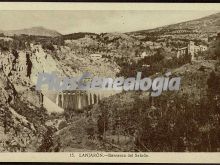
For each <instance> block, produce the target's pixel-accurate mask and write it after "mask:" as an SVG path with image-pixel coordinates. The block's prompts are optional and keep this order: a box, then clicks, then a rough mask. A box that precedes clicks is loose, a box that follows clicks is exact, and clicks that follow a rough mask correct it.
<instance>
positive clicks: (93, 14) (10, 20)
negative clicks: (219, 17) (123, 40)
mask: <svg viewBox="0 0 220 165" xmlns="http://www.w3.org/2000/svg"><path fill="white" fill-rule="evenodd" d="M218 12H219V11H213V10H212V11H166V10H163V11H153V10H151V11H141V10H138V11H134V10H132V11H131V10H130V11H123V10H121V11H118V10H117V11H116V10H112V11H101V10H100V11H99V10H87V11H86V10H82V11H60V10H57V11H54V10H51V11H50V10H47V11H45V10H42V11H40V10H34V11H33V10H32V11H28V10H27V11H7V10H6V11H0V30H17V29H24V28H30V27H36V26H43V27H45V28H48V29H52V30H56V31H58V32H60V33H62V34H69V33H75V32H94V33H102V32H131V31H137V30H146V29H151V28H155V27H160V26H164V25H169V24H173V23H179V22H183V21H188V20H193V19H197V18H201V17H204V16H208V15H211V14H214V13H218Z"/></svg>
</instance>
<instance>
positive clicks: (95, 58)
mask: <svg viewBox="0 0 220 165" xmlns="http://www.w3.org/2000/svg"><path fill="white" fill-rule="evenodd" d="M90 57H91V59H92V60H94V61H95V60H99V59H101V58H102V55H101V54H91V55H90Z"/></svg>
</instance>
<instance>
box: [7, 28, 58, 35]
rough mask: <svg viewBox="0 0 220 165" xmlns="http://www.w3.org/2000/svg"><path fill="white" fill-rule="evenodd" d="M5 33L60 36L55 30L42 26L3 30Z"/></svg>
mask: <svg viewBox="0 0 220 165" xmlns="http://www.w3.org/2000/svg"><path fill="white" fill-rule="evenodd" d="M4 34H5V35H8V36H12V35H21V34H26V35H34V36H47V37H57V36H61V34H60V33H59V32H57V31H55V30H50V29H46V28H44V27H32V28H26V29H20V30H8V31H4Z"/></svg>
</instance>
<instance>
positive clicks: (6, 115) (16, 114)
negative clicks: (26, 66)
mask: <svg viewBox="0 0 220 165" xmlns="http://www.w3.org/2000/svg"><path fill="white" fill-rule="evenodd" d="M1 60H2V59H1ZM16 64H17V63H16ZM16 64H14V65H16ZM10 65H11V64H10V63H8V66H6V64H5V66H4V67H5V68H1V72H0V152H8V151H10V152H21V151H35V150H36V148H37V147H38V145H40V142H39V140H41V136H42V135H41V134H44V121H45V116H46V110H45V109H43V108H42V106H41V100H40V93H37V92H34V91H32V90H31V88H30V87H29V85H28V84H25V85H23V84H22V83H21V82H19V80H18V79H17V77H19V76H18V75H19V72H18V71H16V68H14V70H13V69H11V71H9V70H7V68H11V67H9V66H10ZM8 72H11V75H9V74H8ZM14 75H15V76H14ZM12 77H14V81H11V80H10V79H13V78H12ZM16 80H17V81H16ZM13 83H15V85H14V84H13ZM18 84H19V85H18ZM15 87H16V88H17V89H20V91H19V92H18V91H17V90H16V88H15ZM21 87H22V88H21ZM21 89H23V90H21ZM21 91H22V92H21ZM28 98H29V99H28ZM33 99H34V100H33ZM40 130H41V131H43V132H40Z"/></svg>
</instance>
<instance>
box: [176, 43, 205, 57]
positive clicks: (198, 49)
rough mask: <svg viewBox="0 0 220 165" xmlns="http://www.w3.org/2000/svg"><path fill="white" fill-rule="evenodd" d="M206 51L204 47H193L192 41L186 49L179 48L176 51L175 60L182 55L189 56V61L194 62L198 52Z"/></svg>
mask: <svg viewBox="0 0 220 165" xmlns="http://www.w3.org/2000/svg"><path fill="white" fill-rule="evenodd" d="M207 50H208V46H206V45H198V46H197V45H195V43H194V42H193V41H190V42H189V43H188V45H187V46H186V47H183V48H179V49H178V50H177V58H179V57H181V56H184V55H187V54H188V55H191V60H195V55H196V54H198V53H199V52H204V51H207Z"/></svg>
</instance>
